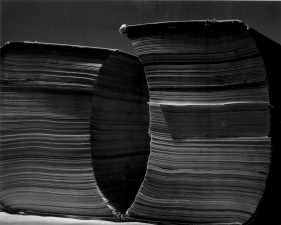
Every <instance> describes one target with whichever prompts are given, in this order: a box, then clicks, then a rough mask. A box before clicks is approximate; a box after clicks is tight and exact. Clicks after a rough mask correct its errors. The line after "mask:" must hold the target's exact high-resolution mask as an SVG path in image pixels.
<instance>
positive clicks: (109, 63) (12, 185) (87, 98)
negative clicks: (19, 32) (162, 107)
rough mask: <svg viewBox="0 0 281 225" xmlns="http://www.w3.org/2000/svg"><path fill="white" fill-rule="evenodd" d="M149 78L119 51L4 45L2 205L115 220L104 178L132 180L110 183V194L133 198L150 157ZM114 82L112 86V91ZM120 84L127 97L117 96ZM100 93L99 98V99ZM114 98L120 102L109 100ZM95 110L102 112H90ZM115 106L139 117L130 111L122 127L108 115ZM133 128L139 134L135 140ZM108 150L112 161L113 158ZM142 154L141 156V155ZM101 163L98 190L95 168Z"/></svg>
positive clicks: (14, 209)
mask: <svg viewBox="0 0 281 225" xmlns="http://www.w3.org/2000/svg"><path fill="white" fill-rule="evenodd" d="M119 55H120V56H119ZM103 64H105V65H106V66H105V68H103ZM127 67H128V69H127ZM101 69H102V70H103V72H102V73H103V74H104V76H105V77H109V79H110V77H112V79H113V81H115V82H116V84H115V83H112V82H111V81H110V82H109V81H106V80H105V78H104V79H101V80H100V81H99V80H98V78H99V71H100V70H101ZM107 74H108V75H107ZM136 77H138V78H136ZM114 79H115V80H114ZM139 81H142V82H139ZM143 81H145V77H144V75H143V68H142V66H141V63H140V62H139V61H138V59H137V57H133V56H131V55H128V54H125V53H122V52H119V51H116V50H110V49H100V48H89V47H80V46H67V45H57V44H44V43H30V42H11V43H7V44H6V45H5V46H4V47H3V48H2V49H1V102H0V103H1V114H0V116H1V125H0V126H1V133H0V135H1V137H0V139H1V152H0V156H1V161H0V163H1V164H0V167H1V168H0V171H1V172H0V179H1V185H0V201H1V205H2V210H4V211H6V212H11V213H17V212H18V213H19V212H25V213H29V214H30V213H31V214H32V213H34V214H48V215H61V216H69V217H77V218H90V217H99V218H103V217H104V218H109V219H111V218H112V210H111V209H110V208H109V207H108V204H109V203H108V201H110V200H111V199H110V196H111V195H109V197H107V193H108V191H107V189H106V188H105V190H103V187H104V182H110V181H111V177H112V179H115V177H117V178H119V177H121V178H122V179H123V177H124V179H129V180H133V181H134V182H133V183H132V182H123V183H122V188H120V187H114V186H112V187H111V189H113V190H111V192H114V194H115V195H116V196H118V191H122V193H121V195H123V194H124V193H123V192H124V190H126V192H127V194H128V195H129V196H131V195H133V196H135V195H136V193H137V191H138V189H139V186H140V185H141V181H142V180H143V177H144V174H145V171H146V166H145V165H146V162H144V161H143V160H147V157H148V154H149V140H148V138H149V136H148V133H147V128H146V127H148V125H149V116H148V105H147V104H143V102H144V101H145V98H147V99H146V101H148V90H147V85H145V86H144V82H143ZM108 82H109V84H110V85H111V86H110V87H109V91H106V87H107V86H108ZM145 82H146V81H145ZM97 83H99V84H100V87H98V86H97ZM119 83H121V84H122V85H123V86H122V87H120V85H118V84H119ZM119 89H120V93H121V94H122V93H123V94H125V96H124V97H122V95H120V94H119V95H118V93H117V94H116V93H115V92H119ZM132 89H133V93H132V94H131V95H128V96H129V97H126V92H132ZM143 89H144V91H141V90H143ZM95 91H97V92H98V93H97V94H98V96H97V97H96V98H95V100H93V96H94V95H95ZM110 94H111V95H112V96H110ZM111 98H112V100H111V103H112V102H113V103H114V104H111V103H109V102H107V101H106V99H111ZM114 99H118V101H121V102H123V105H120V104H118V101H114ZM136 103H141V104H136ZM95 104H96V105H95ZM143 105H145V107H144V106H143ZM92 107H93V109H94V111H95V112H96V113H97V114H96V115H92V113H91V111H92ZM104 107H105V108H104ZM101 111H102V112H101ZM113 111H115V112H116V113H119V117H120V116H121V115H122V116H123V115H127V114H131V113H134V112H138V114H133V115H134V116H135V117H132V116H128V118H130V121H129V122H127V123H124V125H123V126H126V129H118V126H119V124H118V123H121V122H122V121H121V122H120V121H117V120H115V119H114V118H112V120H106V121H105V123H104V120H103V119H104V118H110V117H112V112H113ZM91 115H92V116H93V121H92V127H93V137H92V139H93V142H92V147H91V142H90V139H91V132H90V131H91V127H90V125H91V123H90V121H91ZM142 115H144V116H145V118H143V116H142ZM119 117H118V118H119ZM140 117H141V118H140ZM124 118H125V117H124ZM139 127H141V128H142V129H138V128H139ZM128 133H129V134H130V135H131V136H130V137H134V136H135V139H132V140H131V139H130V137H129V136H128ZM97 137H98V138H99V142H98V143H97V142H95V138H97ZM113 137H115V142H114V143H112V142H113V141H112V140H113ZM126 138H127V140H126ZM107 140H109V141H107ZM142 140H145V143H144V144H142ZM100 144H102V145H104V146H105V147H103V146H101V145H100ZM110 146H111V148H110ZM125 147H126V149H124V148H125ZM95 148H96V149H97V151H95ZM122 148H123V149H124V151H123V149H122ZM91 149H92V152H93V155H94V161H93V163H92V155H91ZM120 149H121V151H122V152H120ZM108 151H110V152H108ZM113 153H114V154H113ZM110 154H112V156H113V159H112V158H110V157H108V155H110ZM136 155H138V156H139V157H140V158H141V159H142V160H140V161H138V160H136ZM95 160H96V161H97V166H96V167H97V178H98V182H100V183H101V188H100V189H99V188H98V186H97V183H96V180H95V177H94V172H93V165H92V164H95ZM113 161H114V162H113ZM105 166H106V169H105V170H104V171H105V172H106V176H107V177H106V178H104V177H102V176H101V175H104V174H103V172H104V171H102V172H100V171H99V168H100V167H102V168H103V169H104V167H105ZM127 167H130V169H128V168H127ZM107 168H112V169H113V170H107ZM128 171H129V172H128ZM113 183H114V182H113ZM114 184H115V183H114ZM116 185H117V184H116ZM131 186H132V187H133V188H131ZM106 187H107V186H106ZM103 192H104V195H103ZM107 198H108V201H104V200H105V199H107ZM132 202H133V200H132V199H131V202H130V204H132ZM126 204H128V203H126Z"/></svg>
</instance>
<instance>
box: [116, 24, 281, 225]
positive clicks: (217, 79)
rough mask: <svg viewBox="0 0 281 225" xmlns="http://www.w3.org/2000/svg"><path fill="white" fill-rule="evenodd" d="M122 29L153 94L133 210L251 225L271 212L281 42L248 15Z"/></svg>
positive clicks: (148, 215) (149, 215) (151, 216)
mask: <svg viewBox="0 0 281 225" xmlns="http://www.w3.org/2000/svg"><path fill="white" fill-rule="evenodd" d="M120 32H121V33H122V34H125V35H127V37H128V38H129V39H130V40H131V42H132V44H133V46H134V47H135V49H136V52H137V55H138V57H139V59H140V61H141V62H142V64H143V66H144V70H145V75H146V78H147V82H148V89H149V94H150V100H149V111H150V128H149V133H150V136H151V146H150V156H149V160H148V165H147V173H146V175H145V178H144V182H143V184H142V185H141V187H140V190H139V192H138V194H137V196H136V200H135V202H134V203H133V205H132V206H131V207H130V208H129V209H128V211H127V215H128V216H129V217H131V218H139V219H146V220H155V221H166V222H170V223H171V222H178V223H184V224H197V223H198V224H244V223H246V222H250V221H251V220H253V219H254V218H255V216H256V215H257V212H258V211H259V208H260V210H261V213H263V215H264V216H265V215H266V213H265V212H266V211H267V212H268V211H269V210H266V209H265V208H266V207H264V206H262V202H264V204H265V205H267V206H268V207H271V209H272V208H273V206H272V205H273V204H272V205H270V204H269V203H268V200H265V199H264V197H263V196H270V192H271V191H272V190H275V191H276V190H278V188H277V187H279V189H280V184H277V187H274V185H276V179H277V177H278V175H279V176H280V166H278V165H277V164H278V163H277V161H276V159H275V160H274V158H277V160H278V158H279V159H280V153H279V152H280V151H279V150H280V106H279V105H280V104H279V105H278V101H280V100H278V97H276V96H279V97H280V96H281V95H280V67H279V68H278V64H280V61H281V60H280V53H281V51H280V45H278V44H276V43H274V42H273V41H271V40H269V39H267V38H265V37H263V36H262V35H260V34H259V33H258V32H256V31H254V30H253V29H250V28H249V27H248V26H247V25H246V24H245V23H243V22H241V21H238V20H231V21H216V20H211V21H210V20H207V21H182V22H164V23H154V24H140V25H131V26H127V25H123V26H121V28H120ZM270 52H275V53H276V54H275V55H274V56H272V55H270ZM278 61H279V63H278ZM278 73H279V74H278ZM278 171H279V172H278ZM269 174H270V175H269ZM277 174H278V175H277ZM274 180H275V182H274ZM279 193H280V191H279ZM271 197H272V195H271ZM271 203H273V202H271ZM275 203H276V200H275ZM279 207H280V202H279ZM279 209H280V208H279ZM275 210H276V207H275Z"/></svg>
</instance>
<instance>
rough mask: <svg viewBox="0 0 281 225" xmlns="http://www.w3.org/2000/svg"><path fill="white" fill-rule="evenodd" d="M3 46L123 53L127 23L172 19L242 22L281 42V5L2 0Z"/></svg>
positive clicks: (131, 50) (127, 47)
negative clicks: (71, 47)
mask: <svg viewBox="0 0 281 225" xmlns="http://www.w3.org/2000/svg"><path fill="white" fill-rule="evenodd" d="M0 3H1V40H0V41H1V43H0V44H1V46H2V45H4V43H5V42H7V41H38V42H49V43H61V44H74V45H83V46H93V47H104V48H114V49H120V50H123V51H126V52H129V53H131V54H135V50H134V48H133V47H132V45H131V43H130V42H129V40H128V39H127V38H126V37H125V36H122V35H120V34H119V32H118V30H119V27H120V26H121V25H122V24H128V25H132V24H140V23H148V22H163V21H171V20H204V19H214V18H215V19H217V20H220V19H223V20H224V19H239V20H242V21H243V22H245V23H246V24H248V25H249V26H250V27H252V28H254V29H255V30H257V31H259V32H260V33H262V34H264V35H265V36H267V37H269V38H270V39H272V40H274V41H275V42H277V43H279V44H281V2H260V1H259V2H253V1H251V2H245V1H244V2H237V1H236V2H231V1H208V2H206V1H106V0H103V1H90V0H88V1H85V0H76V1H74V0H72V1H71V0H59V1H54V0H49V1H47V0H45V1H41V0H36V1H35V0H33V1H32V0H22V1H21V0H17V1H16V0H9V1H8V0H0Z"/></svg>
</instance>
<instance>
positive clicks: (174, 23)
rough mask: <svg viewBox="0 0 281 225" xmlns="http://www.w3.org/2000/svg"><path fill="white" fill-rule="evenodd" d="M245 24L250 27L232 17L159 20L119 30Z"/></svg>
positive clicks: (126, 26) (152, 30)
mask: <svg viewBox="0 0 281 225" xmlns="http://www.w3.org/2000/svg"><path fill="white" fill-rule="evenodd" d="M237 25H238V26H244V27H245V28H246V29H249V27H248V25H247V24H246V23H244V22H243V21H241V20H237V19H232V20H216V19H212V20H209V19H207V20H186V21H166V22H157V23H144V24H135V25H126V24H123V25H122V26H121V27H120V29H119V32H120V33H121V34H129V33H132V32H135V31H145V32H153V33H155V30H157V31H159V30H166V31H175V30H183V29H193V30H199V29H200V30H202V28H208V29H209V28H218V29H223V28H224V27H229V26H237Z"/></svg>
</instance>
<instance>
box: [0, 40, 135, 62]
mask: <svg viewBox="0 0 281 225" xmlns="http://www.w3.org/2000/svg"><path fill="white" fill-rule="evenodd" d="M11 48H14V49H17V48H18V49H20V48H23V49H25V48H27V49H38V50H39V49H40V48H41V49H42V51H57V52H73V53H76V52H77V53H85V54H91V53H94V54H102V55H104V54H105V55H108V56H109V55H118V54H121V55H124V56H127V57H131V58H133V59H138V58H137V57H136V56H134V55H131V54H129V53H127V52H124V51H121V50H119V49H110V48H102V47H91V46H81V45H69V44H58V43H46V42H32V41H8V42H6V43H5V45H3V46H2V47H1V48H0V51H1V54H3V53H5V52H7V51H8V50H9V49H11Z"/></svg>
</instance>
